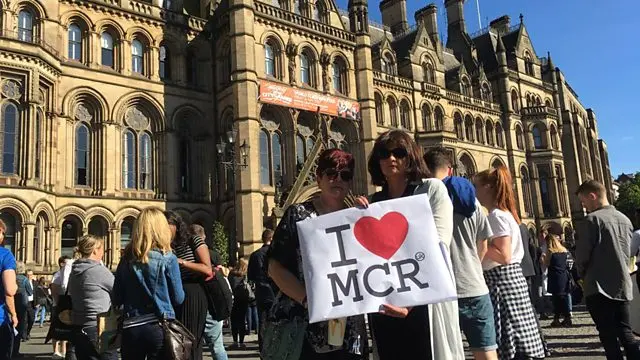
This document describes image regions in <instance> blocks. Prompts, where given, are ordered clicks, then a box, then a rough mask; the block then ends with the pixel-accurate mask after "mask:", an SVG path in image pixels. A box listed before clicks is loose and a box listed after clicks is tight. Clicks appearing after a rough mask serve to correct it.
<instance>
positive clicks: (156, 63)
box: [148, 46, 160, 81]
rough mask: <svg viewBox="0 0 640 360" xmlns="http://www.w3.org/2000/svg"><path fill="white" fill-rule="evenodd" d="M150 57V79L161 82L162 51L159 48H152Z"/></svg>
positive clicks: (150, 48)
mask: <svg viewBox="0 0 640 360" xmlns="http://www.w3.org/2000/svg"><path fill="white" fill-rule="evenodd" d="M149 57H150V58H149V61H148V63H149V69H148V70H149V79H151V80H153V81H160V74H159V73H158V69H159V68H160V49H159V48H158V47H157V46H150V47H149Z"/></svg>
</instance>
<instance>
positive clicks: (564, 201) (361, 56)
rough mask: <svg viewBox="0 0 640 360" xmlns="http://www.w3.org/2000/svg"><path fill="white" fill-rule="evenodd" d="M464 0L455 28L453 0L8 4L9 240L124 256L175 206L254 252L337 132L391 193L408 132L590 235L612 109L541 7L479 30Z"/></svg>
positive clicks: (363, 184)
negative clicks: (156, 215)
mask: <svg viewBox="0 0 640 360" xmlns="http://www.w3.org/2000/svg"><path fill="white" fill-rule="evenodd" d="M463 2H464V0H447V1H445V4H444V6H445V7H446V12H447V22H448V28H447V34H448V36H447V42H446V44H444V43H443V42H442V39H440V35H439V34H440V32H439V29H438V26H437V24H438V21H437V18H436V16H437V15H436V14H437V8H436V6H435V5H429V6H427V7H425V8H423V9H421V10H419V11H418V12H417V13H416V14H415V23H416V25H415V26H409V19H408V14H407V10H406V0H383V1H381V2H380V3H379V6H380V9H381V12H382V22H383V24H376V23H374V22H373V21H370V19H369V16H368V12H369V8H368V6H369V5H368V3H371V4H373V2H368V1H366V0H350V1H349V6H348V9H346V10H341V9H338V8H337V7H336V4H335V2H334V1H333V0H264V1H260V0H171V1H169V0H128V1H124V0H60V1H50V0H0V6H1V9H0V10H1V11H2V18H1V24H0V29H1V30H0V151H2V156H0V168H1V170H2V171H0V218H1V219H2V220H3V221H4V222H5V223H6V224H7V226H8V230H7V234H6V239H5V246H8V247H11V248H12V250H13V251H14V252H15V254H16V256H17V258H18V259H20V260H24V261H25V262H26V263H27V264H28V265H29V266H30V267H32V268H34V269H35V270H36V271H38V272H50V271H52V270H54V269H55V268H56V267H57V264H56V260H57V257H58V256H60V255H61V254H70V253H71V251H72V249H73V247H74V246H75V243H76V239H77V237H78V236H80V235H82V234H84V233H91V234H96V235H100V236H103V237H105V239H106V244H107V256H106V259H105V260H106V261H105V262H106V263H107V264H108V265H110V266H115V265H116V264H117V261H118V258H119V253H120V250H121V249H122V248H123V247H124V246H125V245H126V244H127V242H128V241H129V239H130V236H131V231H132V224H133V220H134V219H135V217H136V216H137V214H138V213H139V211H140V210H141V209H143V208H144V207H147V206H159V207H161V208H167V209H174V210H177V211H179V212H180V213H181V214H183V216H185V217H187V218H188V219H189V220H190V221H193V222H195V223H200V224H202V225H203V226H204V227H205V229H207V230H208V231H210V229H211V224H212V223H213V221H215V220H219V221H221V222H222V223H223V224H225V226H226V227H227V231H228V232H229V234H230V235H231V237H232V239H236V240H237V241H238V242H239V245H240V246H239V248H237V250H238V252H239V255H240V256H244V255H247V254H249V253H250V252H251V251H252V250H253V249H255V248H257V247H258V246H259V243H260V235H261V232H262V230H263V228H264V227H270V226H273V225H274V223H275V221H277V219H278V218H279V216H281V214H282V211H283V209H284V208H285V207H286V206H287V205H289V204H291V203H294V202H298V201H302V200H305V199H307V198H309V197H311V196H313V195H314V194H315V193H316V191H317V187H316V186H315V185H314V179H313V173H314V171H313V170H314V165H315V158H316V157H317V155H318V154H319V153H320V151H321V150H322V149H324V148H327V147H340V148H343V149H347V150H349V151H351V152H353V153H354V154H355V156H356V159H357V160H356V162H357V172H356V181H355V183H354V192H355V193H358V194H366V193H371V192H373V191H374V188H373V187H372V186H371V185H370V181H369V180H368V175H367V171H366V158H367V155H368V154H369V152H370V150H371V149H372V147H373V141H374V139H375V138H376V136H377V135H378V134H380V133H382V132H384V131H386V130H388V129H391V128H402V129H404V130H406V131H408V132H410V133H412V134H413V135H414V136H415V139H416V140H417V141H418V143H419V144H420V145H421V146H423V147H424V148H425V149H426V148H429V147H433V146H444V147H446V148H447V149H449V150H450V152H451V156H452V158H454V159H455V164H456V165H455V170H456V172H457V173H458V174H459V175H462V176H471V175H473V174H474V173H475V172H477V171H480V170H483V169H486V168H489V167H491V166H497V165H498V164H501V165H506V166H508V167H509V168H510V169H511V172H512V175H513V177H514V188H515V190H516V194H517V197H518V206H519V209H520V213H521V215H522V218H523V221H524V222H526V223H527V224H528V226H530V229H531V231H532V232H536V231H537V230H538V229H541V228H544V227H548V226H555V227H556V228H558V229H562V230H563V231H565V232H566V233H567V234H571V229H572V227H573V225H572V221H574V220H576V219H579V218H580V217H581V216H583V210H582V208H581V206H580V204H579V202H578V201H577V199H576V198H575V196H573V195H572V194H573V193H574V192H575V190H576V188H577V186H578V185H579V184H580V183H581V182H582V181H583V180H585V179H587V178H594V179H597V180H600V181H603V182H604V183H605V184H606V185H607V187H608V188H611V176H610V171H609V165H608V164H609V163H608V156H607V149H606V145H605V143H604V142H603V141H602V140H601V139H599V137H598V131H597V120H596V116H595V113H594V112H593V111H592V110H591V109H587V108H585V107H584V106H583V105H582V104H581V103H580V101H579V99H578V96H577V94H576V93H575V92H574V90H573V89H572V88H571V87H570V85H569V83H568V80H567V79H566V78H565V77H564V75H563V73H562V72H561V70H560V69H559V68H558V67H556V66H555V65H554V64H553V61H552V59H551V57H550V56H549V55H547V56H546V57H539V56H538V55H537V54H538V53H537V52H536V50H535V49H534V47H533V44H532V42H531V40H530V38H529V34H528V32H527V29H526V26H525V24H524V19H523V18H522V17H521V18H520V20H519V22H517V23H515V24H511V21H510V19H509V18H508V17H506V16H505V17H501V18H499V19H496V20H494V21H493V22H491V25H490V26H489V27H488V28H486V29H484V30H482V31H480V32H478V33H476V34H473V35H471V34H468V33H467V31H466V27H465V18H464V14H463V11H462V9H463ZM376 5H377V4H376ZM371 6H373V5H371ZM231 245H232V247H235V246H234V245H236V243H235V241H232V243H231ZM234 250H236V249H234Z"/></svg>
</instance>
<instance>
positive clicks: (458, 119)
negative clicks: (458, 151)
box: [453, 113, 464, 140]
mask: <svg viewBox="0 0 640 360" xmlns="http://www.w3.org/2000/svg"><path fill="white" fill-rule="evenodd" d="M463 127H464V126H463V124H462V116H461V115H460V114H458V113H456V114H455V115H454V116H453V128H454V130H455V132H456V137H457V138H458V139H459V140H464V130H463Z"/></svg>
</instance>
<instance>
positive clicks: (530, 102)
mask: <svg viewBox="0 0 640 360" xmlns="http://www.w3.org/2000/svg"><path fill="white" fill-rule="evenodd" d="M526 99H527V107H531V106H532V105H533V101H532V100H531V94H527V97H526Z"/></svg>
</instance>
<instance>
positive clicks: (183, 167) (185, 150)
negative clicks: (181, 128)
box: [180, 132, 191, 193]
mask: <svg viewBox="0 0 640 360" xmlns="http://www.w3.org/2000/svg"><path fill="white" fill-rule="evenodd" d="M189 135H190V134H189V133H188V132H187V133H183V134H182V138H181V139H180V188H181V189H182V191H183V192H185V193H188V192H190V191H191V186H190V185H191V147H190V146H189V145H190V139H189Z"/></svg>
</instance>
